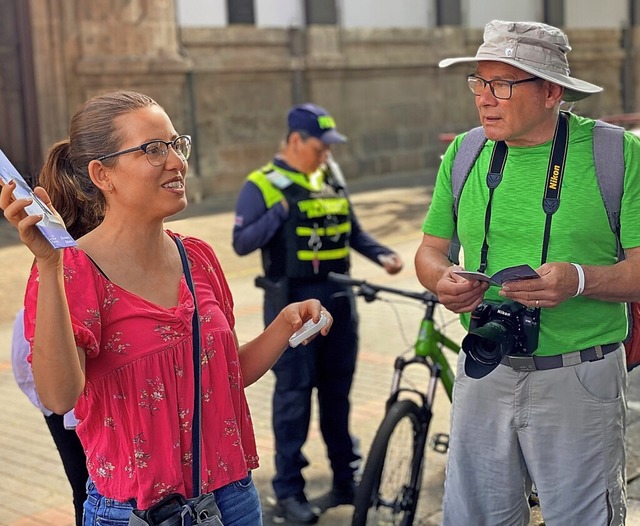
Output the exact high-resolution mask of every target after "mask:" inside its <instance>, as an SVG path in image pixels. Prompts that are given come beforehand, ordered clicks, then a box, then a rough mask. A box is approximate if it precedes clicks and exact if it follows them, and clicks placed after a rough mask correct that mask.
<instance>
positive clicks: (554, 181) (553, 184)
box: [549, 164, 560, 190]
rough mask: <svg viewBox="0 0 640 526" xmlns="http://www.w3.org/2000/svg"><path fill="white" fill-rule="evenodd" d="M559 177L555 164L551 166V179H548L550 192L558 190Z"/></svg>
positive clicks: (558, 168) (558, 170)
mask: <svg viewBox="0 0 640 526" xmlns="http://www.w3.org/2000/svg"><path fill="white" fill-rule="evenodd" d="M559 177H560V166H559V165H557V164H554V165H553V172H552V173H551V178H550V179H549V188H551V189H552V190H557V189H558V178H559Z"/></svg>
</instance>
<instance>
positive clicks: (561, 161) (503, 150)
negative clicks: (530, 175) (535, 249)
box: [478, 112, 569, 272]
mask: <svg viewBox="0 0 640 526" xmlns="http://www.w3.org/2000/svg"><path fill="white" fill-rule="evenodd" d="M568 146H569V124H568V117H567V115H566V113H565V112H560V116H559V117H558V122H557V123H556V130H555V132H554V135H553V143H552V145H551V154H550V156H549V166H548V168H547V181H546V183H545V189H544V197H543V199H542V209H543V210H544V212H545V214H546V215H547V219H546V222H545V226H544V237H543V239H542V257H541V264H543V263H545V262H546V261H547V251H548V249H549V238H550V236H551V219H552V217H553V214H554V213H555V212H556V211H557V210H558V208H559V207H560V190H561V189H562V178H563V176H564V166H565V162H566V159H567V148H568ZM507 154H508V148H507V145H506V143H505V142H504V141H498V142H496V143H495V145H494V146H493V152H492V154H491V162H490V164H489V171H488V172H487V187H488V188H489V200H488V202H487V209H486V212H485V217H484V240H483V241H482V249H481V251H480V267H479V268H478V272H484V271H485V270H486V269H487V254H488V252H489V244H488V242H487V235H488V233H489V225H490V223H491V202H492V200H493V192H494V190H495V189H496V187H497V186H498V185H499V184H500V182H501V181H502V172H503V171H504V166H505V164H506V161H507Z"/></svg>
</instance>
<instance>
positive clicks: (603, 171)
mask: <svg viewBox="0 0 640 526" xmlns="http://www.w3.org/2000/svg"><path fill="white" fill-rule="evenodd" d="M593 162H594V165H595V169H596V179H597V180H598V187H599V188H600V194H602V202H603V203H604V207H605V210H606V211H607V219H608V220H609V226H610V227H611V230H612V231H613V233H614V234H615V235H616V238H617V240H618V256H619V258H624V252H623V250H622V247H621V245H620V206H621V202H622V192H623V189H624V128H621V127H620V126H614V125H613V124H609V123H607V122H604V121H600V120H598V121H596V124H595V126H594V128H593Z"/></svg>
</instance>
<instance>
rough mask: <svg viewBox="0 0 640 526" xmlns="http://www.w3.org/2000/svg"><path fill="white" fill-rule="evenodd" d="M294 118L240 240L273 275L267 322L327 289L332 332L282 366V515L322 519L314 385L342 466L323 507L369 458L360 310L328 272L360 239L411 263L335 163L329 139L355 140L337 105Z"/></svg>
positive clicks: (368, 249)
mask: <svg viewBox="0 0 640 526" xmlns="http://www.w3.org/2000/svg"><path fill="white" fill-rule="evenodd" d="M287 122H288V129H289V131H288V134H287V137H286V140H285V142H284V144H283V146H282V149H281V151H280V152H279V153H278V154H277V155H276V156H275V157H274V158H273V160H272V161H271V162H270V163H268V164H267V165H266V166H264V167H262V168H260V169H258V170H256V171H254V172H252V173H251V174H250V175H249V176H248V178H247V180H246V182H245V184H244V186H243V188H242V189H241V191H240V195H239V197H238V201H237V204H236V218H235V226H234V229H233V248H234V250H235V251H236V253H238V254H239V255H241V256H242V255H245V254H249V253H250V252H253V251H254V250H257V249H261V251H262V264H263V269H264V274H265V275H264V277H260V278H258V279H257V280H256V285H258V286H260V287H262V288H264V289H265V296H264V323H265V325H267V324H268V323H269V322H270V321H271V320H272V319H273V318H274V317H275V316H276V314H277V312H278V311H279V308H280V306H281V305H282V304H283V303H284V302H290V301H298V300H301V299H303V298H318V299H319V300H320V301H322V303H323V305H325V306H326V307H327V309H328V310H329V311H330V312H331V313H332V315H333V318H334V322H333V329H332V331H331V332H330V333H329V335H328V336H327V337H325V338H316V339H314V340H313V341H311V342H310V343H309V344H308V345H306V346H301V347H297V348H295V349H293V348H288V349H287V350H286V351H285V352H284V354H283V355H282V356H281V358H280V359H279V360H278V362H277V363H276V364H275V366H274V367H273V371H274V373H275V375H276V385H275V392H274V395H273V422H272V423H273V431H274V435H275V446H276V458H275V465H276V475H275V477H274V479H273V488H274V491H275V494H276V497H277V499H278V505H277V509H276V515H277V516H280V517H283V518H285V519H287V520H289V521H291V522H295V523H299V524H313V523H315V522H316V521H317V520H318V515H317V513H316V511H317V510H316V509H314V508H313V507H312V506H311V505H310V504H309V502H308V501H307V499H306V497H305V494H304V486H305V481H304V478H303V476H302V473H301V470H302V468H304V467H306V466H307V465H308V461H307V459H306V458H305V457H304V455H303V454H302V451H301V448H302V446H303V445H304V442H305V441H306V438H307V433H308V430H309V422H310V417H311V393H312V390H313V388H314V387H315V388H317V391H318V405H319V417H320V430H321V432H322V436H323V438H324V441H325V443H326V446H327V454H328V457H329V460H330V462H331V469H332V471H333V484H332V488H331V490H330V491H329V492H328V493H327V494H326V495H323V496H322V497H321V498H320V499H318V502H317V504H318V508H319V509H320V511H324V510H325V509H327V508H330V507H334V506H338V505H341V504H352V503H353V495H354V481H353V473H354V469H355V468H356V467H357V464H358V461H359V460H360V457H359V455H358V454H357V453H356V452H355V451H354V444H353V441H352V438H351V435H350V433H349V408H350V404H349V391H350V389H351V383H352V379H353V374H354V372H355V364H356V353H357V347H358V333H357V324H358V317H357V313H356V309H355V301H354V297H353V295H352V293H351V289H350V288H345V287H344V286H342V285H338V284H336V283H332V282H330V281H328V280H327V274H328V273H329V272H338V273H348V272H349V264H350V262H349V257H350V250H351V248H353V249H354V250H356V251H358V252H360V253H361V254H362V255H364V256H365V257H367V258H369V259H370V260H371V261H373V262H375V263H377V264H379V265H381V266H382V267H384V269H385V270H386V271H387V272H388V273H389V274H395V273H397V272H399V271H400V270H401V269H402V260H401V259H400V257H399V256H398V255H397V254H396V253H394V252H393V251H392V250H390V249H389V248H387V247H385V246H382V245H380V244H379V243H378V242H377V241H376V240H375V239H373V238H372V237H371V236H370V235H369V234H367V233H366V232H365V231H363V230H362V228H361V226H360V224H359V223H358V220H357V218H356V216H355V214H354V212H353V209H352V207H351V203H350V201H349V198H348V195H347V191H346V188H345V185H344V181H343V180H342V178H341V174H340V173H337V172H338V170H336V169H335V166H336V165H335V164H334V163H331V162H327V161H328V160H329V161H330V160H331V159H330V152H329V148H330V146H331V145H332V144H335V143H343V142H345V141H346V137H345V136H344V135H342V134H340V133H338V131H337V130H336V127H335V122H334V120H333V118H332V117H331V116H330V115H329V113H328V112H327V111H326V110H325V109H323V108H321V107H319V106H316V105H314V104H309V103H307V104H302V105H298V106H294V107H293V108H291V110H290V111H289V114H288V117H287ZM331 165H333V166H334V169H333V170H331V168H330V166H331Z"/></svg>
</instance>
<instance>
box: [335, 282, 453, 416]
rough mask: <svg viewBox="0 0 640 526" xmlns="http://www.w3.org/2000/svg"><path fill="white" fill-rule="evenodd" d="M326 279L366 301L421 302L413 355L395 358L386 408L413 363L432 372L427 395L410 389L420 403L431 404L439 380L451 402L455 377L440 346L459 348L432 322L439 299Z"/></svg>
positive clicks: (419, 293) (394, 397)
mask: <svg viewBox="0 0 640 526" xmlns="http://www.w3.org/2000/svg"><path fill="white" fill-rule="evenodd" d="M329 279H330V280H332V281H335V282H338V283H342V284H344V285H350V286H353V287H357V288H358V292H357V295H359V296H362V297H364V299H365V301H367V302H371V301H374V300H376V299H378V298H377V294H378V292H387V293H390V294H395V295H398V296H402V297H405V298H410V299H414V300H417V301H420V302H422V303H423V304H424V305H425V307H426V308H425V313H424V317H423V318H422V321H421V323H420V330H419V331H418V337H417V339H416V342H415V344H414V355H413V356H412V357H411V358H405V357H404V356H402V355H401V356H398V357H397V358H396V361H395V364H394V374H393V379H392V382H391V394H390V396H389V400H388V401H387V407H388V406H389V405H390V404H391V403H393V402H394V401H395V400H396V399H397V397H398V394H399V393H400V392H401V391H402V390H403V389H402V388H401V385H400V384H401V381H402V373H403V371H404V369H405V368H406V367H407V366H409V365H412V364H414V363H419V364H421V365H425V366H426V367H428V368H429V369H430V371H431V378H430V381H429V386H428V388H427V390H426V394H425V393H422V392H419V391H417V390H415V389H411V391H412V392H414V393H416V394H418V395H419V396H420V397H422V399H423V403H426V404H428V405H429V406H430V407H431V406H432V405H433V400H434V397H435V390H436V386H437V383H438V380H441V381H442V385H443V386H444V389H445V391H446V393H447V397H448V398H449V400H451V397H452V393H453V383H454V379H455V374H454V371H453V369H452V368H451V366H450V365H449V362H448V361H447V358H446V356H445V355H444V353H443V352H442V347H445V348H447V349H449V350H451V351H453V352H455V353H456V354H457V353H459V352H460V346H459V345H458V344H456V343H455V342H454V341H453V340H451V339H450V338H448V337H447V336H445V335H444V334H443V333H442V332H440V331H439V330H438V328H437V327H436V325H435V323H434V313H435V309H436V306H437V305H438V304H439V302H438V298H437V297H436V296H435V295H434V294H431V293H430V292H428V291H424V292H413V291H407V290H402V289H397V288H393V287H386V286H382V285H375V284H372V283H369V282H367V281H363V280H357V279H353V278H350V277H349V276H345V275H343V274H335V273H333V272H332V273H330V274H329Z"/></svg>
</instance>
